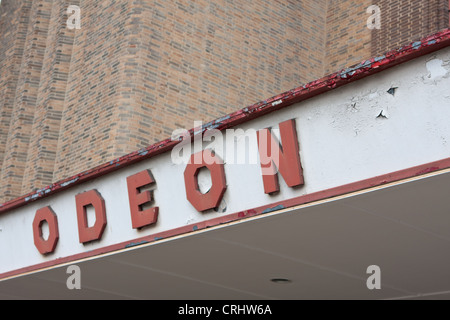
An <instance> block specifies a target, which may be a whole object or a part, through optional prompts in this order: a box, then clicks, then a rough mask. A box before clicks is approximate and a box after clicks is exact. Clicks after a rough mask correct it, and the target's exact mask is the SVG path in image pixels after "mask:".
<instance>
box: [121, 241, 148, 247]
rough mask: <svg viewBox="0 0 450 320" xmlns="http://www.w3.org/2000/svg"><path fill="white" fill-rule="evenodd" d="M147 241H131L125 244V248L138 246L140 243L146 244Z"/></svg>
mask: <svg viewBox="0 0 450 320" xmlns="http://www.w3.org/2000/svg"><path fill="white" fill-rule="evenodd" d="M146 243H148V241H141V242H131V243H129V244H127V245H126V246H125V248H132V247H136V246H140V245H141V244H146Z"/></svg>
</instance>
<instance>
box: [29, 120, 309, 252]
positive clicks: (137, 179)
mask: <svg viewBox="0 0 450 320" xmlns="http://www.w3.org/2000/svg"><path fill="white" fill-rule="evenodd" d="M279 132H280V141H279V142H278V141H277V139H276V138H275V137H274V136H273V134H272V133H271V132H270V130H269V129H267V128H266V129H261V130H259V131H257V132H256V135H257V145H258V153H259V159H260V166H261V176H262V183H263V186H264V192H265V193H266V194H273V193H277V192H278V191H279V190H280V186H279V182H278V173H280V175H281V176H282V178H283V179H284V181H285V182H286V185H287V186H289V187H296V186H300V185H303V184H304V178H303V169H302V164H301V160H300V151H299V142H298V136H297V132H296V125H295V120H294V119H291V120H288V121H283V122H281V123H280V124H279ZM280 143H281V145H280ZM199 160H200V161H199ZM203 168H206V169H207V170H209V172H210V176H211V188H210V189H209V190H208V191H207V192H205V193H202V192H201V191H200V188H199V184H198V174H199V172H200V170H201V169H203ZM126 182H127V189H128V201H129V208H130V211H129V213H130V218H131V222H132V228H133V229H140V228H143V227H147V226H151V225H153V224H155V223H156V222H157V220H158V215H159V213H160V209H159V207H157V206H154V207H148V206H149V205H151V204H152V203H153V202H154V200H155V199H154V196H153V192H152V191H149V190H145V191H141V188H144V187H148V186H149V185H152V184H155V183H156V181H155V179H154V177H153V175H152V172H151V170H150V169H146V170H143V171H140V172H138V173H136V174H133V175H130V176H128V177H126ZM184 183H185V190H186V198H187V200H188V201H189V203H190V204H191V205H192V206H193V207H194V208H195V209H196V210H197V211H198V212H203V211H207V210H210V209H213V208H216V207H218V206H219V204H220V202H221V200H222V198H223V196H224V194H225V192H226V190H227V183H226V175H225V170H224V162H223V160H222V159H221V158H220V157H219V156H218V155H216V154H215V153H214V152H213V151H211V150H210V149H205V150H203V151H200V152H197V153H194V154H192V155H191V157H190V160H189V162H188V163H187V165H186V169H185V170H184ZM75 203H76V214H77V223H78V238H79V242H80V243H82V244H86V243H89V242H91V241H95V240H100V239H101V237H102V234H103V231H104V230H105V227H106V225H107V212H106V205H105V200H104V198H103V197H102V195H101V194H100V192H99V191H98V190H96V189H93V190H89V191H85V192H82V193H80V194H77V195H75ZM144 206H146V208H145V209H144V208H143V207H144ZM88 207H92V208H93V209H94V212H95V223H94V224H93V225H92V226H89V225H88V213H87V211H88V210H87V209H88ZM45 223H46V224H47V225H48V236H44V235H43V225H44V224H45ZM33 238H34V244H35V246H36V248H37V250H38V251H39V252H40V253H41V254H42V255H46V254H49V253H52V252H54V251H55V248H56V246H57V243H58V240H59V228H58V217H57V212H54V211H53V209H52V208H51V206H45V207H42V208H40V209H38V210H37V211H36V213H35V216H34V220H33Z"/></svg>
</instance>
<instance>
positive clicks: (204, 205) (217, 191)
mask: <svg viewBox="0 0 450 320" xmlns="http://www.w3.org/2000/svg"><path fill="white" fill-rule="evenodd" d="M200 153H201V155H200ZM205 160H207V161H205ZM202 168H207V169H208V170H209V171H210V173H211V182H212V186H211V189H210V190H209V191H208V192H206V193H204V194H203V193H201V192H200V188H199V186H198V177H197V176H198V173H199V171H200V169H202ZM184 183H185V186H186V197H187V199H188V201H189V202H190V203H191V204H192V205H193V206H194V208H195V209H197V211H200V212H201V211H206V210H208V209H213V208H217V207H218V206H219V204H220V202H221V201H222V198H223V195H224V193H225V190H226V189H227V183H226V180H225V170H224V165H223V161H222V159H220V158H219V157H218V156H217V155H215V154H214V153H213V152H212V151H211V150H203V151H201V152H198V153H196V154H193V155H192V156H191V158H190V160H189V163H188V165H187V167H186V170H185V171H184Z"/></svg>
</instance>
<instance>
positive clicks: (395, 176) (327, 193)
mask: <svg viewBox="0 0 450 320" xmlns="http://www.w3.org/2000/svg"><path fill="white" fill-rule="evenodd" d="M449 168H450V158H447V159H443V160H439V161H435V162H431V163H428V164H424V165H420V166H416V167H412V168H408V169H404V170H400V171H396V172H392V173H388V174H384V175H381V176H378V177H374V178H370V179H366V180H362V181H358V182H353V183H350V184H347V185H343V186H339V187H335V188H331V189H327V190H323V191H318V192H314V193H311V194H306V195H302V196H299V197H295V198H292V199H288V200H283V201H279V202H275V203H272V204H270V205H265V206H261V207H257V208H253V209H249V210H244V211H241V212H235V213H232V214H228V215H225V216H223V217H219V218H214V219H210V220H206V221H202V222H199V223H196V224H191V225H186V226H182V227H179V228H175V229H171V230H167V231H163V232H160V233H156V234H153V235H149V236H145V237H141V238H136V239H134V240H130V241H126V242H121V243H118V244H114V245H110V246H106V247H103V248H99V249H96V250H91V251H88V252H83V253H79V254H75V255H72V256H68V257H64V258H58V259H54V260H50V261H47V262H44V263H40V264H36V265H33V266H28V267H24V268H20V269H17V270H13V271H9V272H5V273H2V274H0V280H1V279H5V278H8V277H13V276H17V275H21V274H24V273H27V272H32V271H37V270H40V269H45V268H49V267H53V266H57V265H60V264H64V263H70V262H74V261H77V260H81V259H85V258H90V257H95V256H99V255H102V254H106V253H111V252H114V251H117V250H121V249H125V248H127V247H130V246H135V245H143V244H147V243H151V242H155V241H158V240H161V239H167V238H171V237H174V236H179V235H185V234H188V233H191V232H194V231H197V230H203V229H206V228H208V227H213V226H219V225H221V224H224V223H229V222H235V221H239V220H242V219H245V218H249V217H252V216H258V215H261V216H262V215H264V214H266V213H269V212H274V211H277V210H281V209H285V208H290V207H294V206H298V205H302V204H307V203H311V202H315V201H319V200H324V199H330V198H333V197H337V196H341V195H345V194H349V193H352V192H356V191H361V190H365V189H369V188H372V187H377V186H382V185H384V184H387V183H391V182H398V181H401V180H404V179H408V178H413V177H417V176H421V175H424V174H427V173H431V172H437V171H439V170H443V169H449ZM274 208H276V209H274Z"/></svg>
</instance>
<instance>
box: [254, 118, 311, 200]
mask: <svg viewBox="0 0 450 320" xmlns="http://www.w3.org/2000/svg"><path fill="white" fill-rule="evenodd" d="M279 127H280V136H281V141H282V143H283V145H282V146H280V144H279V143H278V141H276V140H275V138H274V137H273V136H272V134H271V133H270V131H269V129H262V130H259V131H258V132H257V138H258V149H259V157H260V164H261V170H262V177H263V183H264V192H265V193H267V194H271V193H274V192H278V191H280V185H279V182H278V175H277V170H278V171H279V172H280V174H281V176H282V177H283V179H284V181H285V182H286V184H287V185H288V186H289V187H295V186H299V185H303V184H304V180H303V169H302V165H301V162H300V153H299V144H298V137H297V131H296V129H295V120H294V119H292V120H288V121H284V122H282V123H280V124H279ZM269 153H270V155H269Z"/></svg>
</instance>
